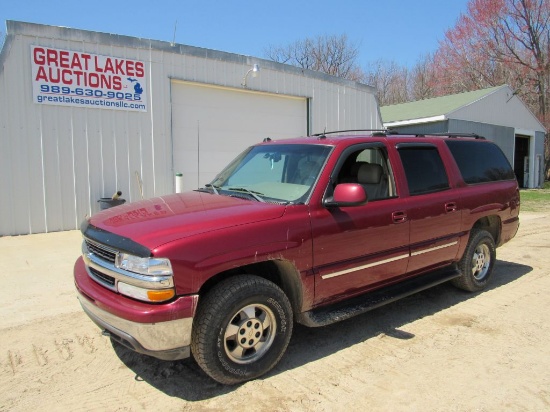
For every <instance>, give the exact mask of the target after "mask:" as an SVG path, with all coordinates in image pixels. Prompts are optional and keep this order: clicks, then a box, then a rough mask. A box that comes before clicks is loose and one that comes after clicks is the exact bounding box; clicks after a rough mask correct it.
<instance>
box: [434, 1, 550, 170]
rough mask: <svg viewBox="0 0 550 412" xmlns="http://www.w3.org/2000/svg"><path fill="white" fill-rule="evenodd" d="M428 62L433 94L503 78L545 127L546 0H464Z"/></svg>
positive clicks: (549, 59) (549, 51)
mask: <svg viewBox="0 0 550 412" xmlns="http://www.w3.org/2000/svg"><path fill="white" fill-rule="evenodd" d="M434 67H435V69H436V71H437V75H436V81H435V82H434V83H433V85H434V88H435V89H436V93H437V94H438V95H442V94H447V93H457V92H463V91H469V90H474V89H479V88H483V87H489V86H495V85H498V84H502V83H507V84H509V85H510V86H511V87H512V88H514V89H515V90H516V92H517V93H518V94H519V95H520V96H521V98H522V100H523V101H524V102H525V103H526V104H527V105H528V106H529V107H530V108H531V110H532V111H533V112H534V113H536V114H537V116H538V118H539V120H540V121H541V123H543V124H544V125H545V127H546V128H547V130H549V129H550V113H549V112H550V110H549V101H550V0H470V2H469V3H468V12H467V14H465V15H462V16H461V17H460V19H459V20H458V22H457V24H456V26H455V27H454V28H452V29H450V30H448V31H447V32H446V34H445V39H444V40H443V41H442V42H441V43H440V48H439V50H438V51H437V53H436V55H435V64H434ZM546 144H547V146H546V147H547V159H548V154H550V144H549V142H548V138H547V139H546ZM549 166H550V163H547V170H548V168H549Z"/></svg>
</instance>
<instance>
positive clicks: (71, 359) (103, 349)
mask: <svg viewBox="0 0 550 412" xmlns="http://www.w3.org/2000/svg"><path fill="white" fill-rule="evenodd" d="M549 217H550V213H547V214H543V213H537V214H535V213H524V214H522V216H521V228H520V232H519V233H518V235H517V236H516V238H515V239H514V240H513V241H512V242H510V243H509V244H507V245H506V246H504V247H502V248H500V249H498V251H497V256H498V262H497V264H496V267H495V277H494V278H493V282H492V285H491V288H490V289H489V290H487V291H485V292H483V293H480V294H467V293H463V292H461V291H459V290H456V289H454V288H453V287H452V286H450V285H448V284H444V285H441V286H438V287H436V288H434V289H431V290H428V291H426V292H423V293H420V294H417V295H414V296H412V297H409V298H407V299H404V300H401V301H399V302H396V303H394V304H391V305H389V306H386V307H384V308H381V309H378V310H376V311H373V312H370V313H367V314H365V315H362V316H359V317H356V318H353V319H350V320H348V321H345V322H341V323H339V324H335V325H332V326H329V327H325V328H319V329H308V328H305V327H301V326H297V327H296V329H295V333H294V335H293V338H292V340H291V344H290V347H289V349H288V351H287V353H286V355H285V357H284V358H283V360H282V361H281V363H280V364H279V365H278V366H277V367H276V369H275V370H274V371H272V372H271V373H269V374H268V375H267V376H265V377H264V378H262V379H258V380H256V381H253V382H248V383H246V384H244V385H240V386H236V387H224V386H222V385H219V384H217V383H215V382H213V381H212V380H210V379H209V378H208V377H206V376H205V375H204V374H203V373H202V372H201V370H200V369H199V368H198V367H197V366H196V365H195V364H194V362H193V361H191V360H185V361H178V362H162V361H158V360H155V359H152V358H148V357H145V356H141V355H137V354H134V353H131V352H129V351H127V350H126V349H124V348H120V347H118V346H115V347H113V345H112V344H111V343H110V341H109V339H107V338H105V337H103V336H101V333H100V331H99V329H98V328H97V327H96V326H95V325H94V324H93V323H92V322H91V321H90V320H89V319H88V318H87V317H86V316H85V315H84V313H83V312H82V310H81V309H80V306H79V304H78V302H77V300H76V297H75V293H74V287H73V281H72V263H73V262H74V260H75V259H76V258H77V256H78V255H79V253H80V234H79V232H77V231H73V232H63V233H52V234H47V235H32V236H21V237H12V238H9V237H4V238H0V268H1V269H0V280H1V285H2V289H1V292H0V293H1V294H0V334H1V335H0V411H8V410H9V411H12V410H13V411H50V410H71V411H74V410H86V411H87V410H107V411H141V410H164V411H188V410H193V411H195V410H197V411H225V410H233V411H239V412H246V411H364V410H374V411H399V410H402V411H502V410H507V411H542V410H550V253H549V252H550V219H549Z"/></svg>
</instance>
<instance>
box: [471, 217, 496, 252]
mask: <svg viewBox="0 0 550 412" xmlns="http://www.w3.org/2000/svg"><path fill="white" fill-rule="evenodd" d="M472 229H481V230H486V231H487V232H489V233H490V234H491V236H492V237H493V240H494V241H495V244H496V245H498V244H499V242H500V230H501V222H500V218H499V217H498V216H494V215H493V216H486V217H483V218H481V219H479V220H478V221H477V222H475V223H474V226H473V228H472Z"/></svg>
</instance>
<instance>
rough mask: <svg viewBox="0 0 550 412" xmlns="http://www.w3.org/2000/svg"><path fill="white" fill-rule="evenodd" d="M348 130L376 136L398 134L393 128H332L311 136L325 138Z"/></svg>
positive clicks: (348, 131)
mask: <svg viewBox="0 0 550 412" xmlns="http://www.w3.org/2000/svg"><path fill="white" fill-rule="evenodd" d="M350 132H372V134H373V135H377V136H387V135H388V134H399V133H398V132H397V131H395V130H391V129H347V130H333V131H331V132H326V131H324V132H322V133H315V134H312V135H311V136H314V137H318V138H321V139H323V138H325V137H326V135H327V134H337V133H350Z"/></svg>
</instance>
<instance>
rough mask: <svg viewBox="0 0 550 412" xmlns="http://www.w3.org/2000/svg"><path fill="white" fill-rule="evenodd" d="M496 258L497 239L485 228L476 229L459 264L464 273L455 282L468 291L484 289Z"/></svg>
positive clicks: (457, 285)
mask: <svg viewBox="0 0 550 412" xmlns="http://www.w3.org/2000/svg"><path fill="white" fill-rule="evenodd" d="M495 259H496V250H495V241H494V240H493V237H492V236H491V234H490V233H489V232H487V231H485V230H479V229H474V230H472V232H471V234H470V240H469V241H468V246H466V250H465V251H464V255H463V256H462V259H461V260H460V262H459V264H458V268H459V270H460V272H461V273H462V275H461V276H460V277H458V278H455V279H454V280H453V284H454V285H455V286H456V287H458V288H460V289H463V290H466V291H468V292H477V291H480V290H482V289H484V288H485V287H486V286H487V283H488V282H489V279H490V278H491V275H492V272H493V265H494V263H495Z"/></svg>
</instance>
